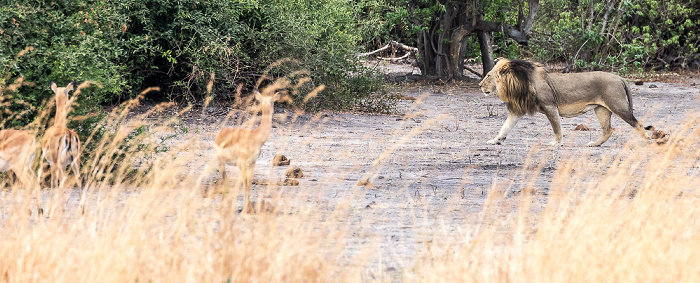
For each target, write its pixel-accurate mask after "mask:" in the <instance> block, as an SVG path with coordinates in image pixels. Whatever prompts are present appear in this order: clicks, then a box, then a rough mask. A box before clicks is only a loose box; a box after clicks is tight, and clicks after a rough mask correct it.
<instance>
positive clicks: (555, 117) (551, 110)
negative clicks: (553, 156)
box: [542, 106, 564, 145]
mask: <svg viewBox="0 0 700 283" xmlns="http://www.w3.org/2000/svg"><path fill="white" fill-rule="evenodd" d="M542 113H544V115H546V116H547V119H548V120H549V123H550V124H552V130H553V131H554V140H553V141H551V142H550V143H549V145H562V144H563V140H564V138H563V137H562V134H561V121H560V118H559V109H557V107H556V106H548V107H543V109H542Z"/></svg>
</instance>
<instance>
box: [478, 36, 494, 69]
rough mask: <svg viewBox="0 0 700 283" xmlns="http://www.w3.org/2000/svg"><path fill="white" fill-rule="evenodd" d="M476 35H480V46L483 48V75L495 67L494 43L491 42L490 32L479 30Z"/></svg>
mask: <svg viewBox="0 0 700 283" xmlns="http://www.w3.org/2000/svg"><path fill="white" fill-rule="evenodd" d="M476 36H477V37H479V47H480V48H481V62H482V64H483V73H482V75H483V76H486V74H487V73H488V72H490V71H491V69H493V66H494V63H493V61H494V60H493V45H492V44H491V35H490V33H489V32H485V31H477V32H476Z"/></svg>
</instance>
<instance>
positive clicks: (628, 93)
mask: <svg viewBox="0 0 700 283" xmlns="http://www.w3.org/2000/svg"><path fill="white" fill-rule="evenodd" d="M620 80H621V81H622V85H623V86H625V93H626V94H627V102H628V103H627V105H628V106H629V110H630V113H634V112H633V110H634V107H632V89H630V85H629V84H628V83H627V82H626V81H625V79H620Z"/></svg>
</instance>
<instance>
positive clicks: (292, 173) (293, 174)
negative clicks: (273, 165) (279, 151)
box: [284, 166, 304, 179]
mask: <svg viewBox="0 0 700 283" xmlns="http://www.w3.org/2000/svg"><path fill="white" fill-rule="evenodd" d="M284 175H285V176H287V178H295V179H298V178H302V177H304V171H302V170H301V168H299V167H296V166H294V167H292V168H289V170H287V172H285V173H284Z"/></svg>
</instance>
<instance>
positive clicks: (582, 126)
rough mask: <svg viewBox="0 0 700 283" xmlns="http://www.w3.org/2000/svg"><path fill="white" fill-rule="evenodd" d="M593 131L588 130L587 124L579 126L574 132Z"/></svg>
mask: <svg viewBox="0 0 700 283" xmlns="http://www.w3.org/2000/svg"><path fill="white" fill-rule="evenodd" d="M590 130H591V129H589V128H588V126H586V125H585V124H579V125H578V126H576V128H574V131H590Z"/></svg>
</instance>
